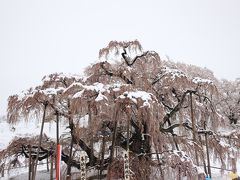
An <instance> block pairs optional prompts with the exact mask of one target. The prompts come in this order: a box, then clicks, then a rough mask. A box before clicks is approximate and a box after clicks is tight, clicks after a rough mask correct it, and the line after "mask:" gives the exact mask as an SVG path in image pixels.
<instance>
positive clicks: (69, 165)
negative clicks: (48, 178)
mask: <svg viewBox="0 0 240 180" xmlns="http://www.w3.org/2000/svg"><path fill="white" fill-rule="evenodd" d="M72 149H73V138H71V145H70V152H69V160H68V164H67V180H71V163H72Z"/></svg>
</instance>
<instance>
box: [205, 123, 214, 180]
mask: <svg viewBox="0 0 240 180" xmlns="http://www.w3.org/2000/svg"><path fill="white" fill-rule="evenodd" d="M206 128H207V123H206V121H205V122H204V129H205V130H206ZM205 142H206V151H207V152H206V153H207V163H208V174H209V177H210V178H212V173H211V164H210V156H209V148H208V137H207V133H205Z"/></svg>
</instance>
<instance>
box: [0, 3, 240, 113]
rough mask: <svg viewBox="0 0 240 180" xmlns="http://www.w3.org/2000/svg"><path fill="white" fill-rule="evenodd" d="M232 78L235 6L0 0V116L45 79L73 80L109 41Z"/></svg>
mask: <svg viewBox="0 0 240 180" xmlns="http://www.w3.org/2000/svg"><path fill="white" fill-rule="evenodd" d="M134 39H138V40H139V41H140V42H141V44H142V46H143V48H144V49H145V50H155V51H156V52H159V53H160V54H167V55H168V56H169V57H170V58H171V59H172V60H174V61H181V62H185V63H189V64H194V65H199V66H202V67H207V68H209V69H211V70H212V71H213V72H214V74H215V75H216V76H217V77H218V78H226V79H229V80H234V79H235V78H237V77H240V71H239V67H240V1H239V0H166V1H161V0H145V1H143V0H76V1H72V0H65V1H63V0H55V1H53V0H41V1H35V0H0V78H1V89H0V92H1V93H0V114H4V113H5V111H6V106H7V98H8V96H9V95H11V94H16V93H19V92H21V91H22V90H25V89H28V88H29V87H31V86H35V85H37V84H38V83H40V80H41V79H42V77H43V76H44V75H46V74H49V73H54V72H65V73H80V72H82V69H83V68H84V67H86V66H87V65H89V64H90V63H92V62H94V61H96V60H97V59H98V51H99V49H100V48H102V47H105V46H106V45H107V44H108V42H109V41H111V40H119V41H122V40H134Z"/></svg>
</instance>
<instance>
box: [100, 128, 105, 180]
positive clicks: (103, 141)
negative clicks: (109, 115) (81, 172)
mask: <svg viewBox="0 0 240 180" xmlns="http://www.w3.org/2000/svg"><path fill="white" fill-rule="evenodd" d="M105 145H106V138H105V130H104V132H103V138H102V155H101V162H100V180H101V179H102V172H103V162H104V155H105Z"/></svg>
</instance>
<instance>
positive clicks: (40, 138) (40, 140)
mask: <svg viewBox="0 0 240 180" xmlns="http://www.w3.org/2000/svg"><path fill="white" fill-rule="evenodd" d="M43 105H44V109H43V117H42V125H41V131H40V137H39V142H38V149H37V157H36V164H35V167H34V171H33V172H32V173H33V179H32V180H35V178H36V174H37V164H38V157H39V151H40V147H41V145H42V135H43V127H44V121H45V116H46V109H47V105H48V103H47V102H44V104H43Z"/></svg>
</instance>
